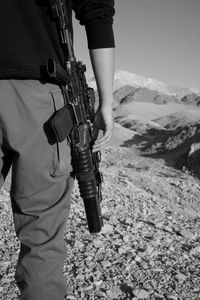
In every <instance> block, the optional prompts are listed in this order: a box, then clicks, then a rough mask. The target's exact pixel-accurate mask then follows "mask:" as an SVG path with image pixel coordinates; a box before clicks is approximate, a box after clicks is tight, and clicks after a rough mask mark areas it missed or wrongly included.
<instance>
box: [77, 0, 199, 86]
mask: <svg viewBox="0 0 200 300" xmlns="http://www.w3.org/2000/svg"><path fill="white" fill-rule="evenodd" d="M199 16H200V0H115V17H114V25H113V28H114V34H115V44H116V49H115V70H125V71H128V72H131V73H134V74H137V75H141V76H144V77H148V78H153V79H157V80H160V81H162V82H165V83H167V84H170V85H174V86H180V87H193V88H197V89H198V90H200V17H199ZM74 34H75V53H76V56H77V59H78V60H82V61H83V62H84V63H86V65H87V69H88V70H90V69H91V64H90V59H89V54H88V49H87V42H86V37H85V31H84V27H83V26H80V25H79V23H78V22H77V21H74Z"/></svg>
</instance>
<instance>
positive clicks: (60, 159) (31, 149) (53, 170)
mask: <svg viewBox="0 0 200 300" xmlns="http://www.w3.org/2000/svg"><path fill="white" fill-rule="evenodd" d="M62 106H63V97H62V93H61V90H60V88H59V87H58V86H56V85H54V84H49V83H45V84H43V83H40V82H39V81H37V80H0V170H1V173H0V175H1V178H0V180H1V185H2V184H3V181H4V179H5V177H6V175H7V173H8V171H9V168H10V166H12V180H11V193H10V194H11V204H12V209H13V219H14V225H15V230H16V235H17V237H18V238H19V240H20V243H21V249H20V253H19V259H18V264H17V267H16V282H17V285H18V287H19V289H20V292H21V298H20V299H21V300H63V299H64V296H65V281H64V276H63V264H64V260H65V258H66V251H65V243H64V230H65V225H66V220H67V218H68V215H69V211H70V195H71V191H72V188H73V182H74V180H73V178H72V177H71V176H70V174H71V171H72V167H71V154H70V147H69V145H68V143H67V141H66V140H65V141H63V142H61V143H51V141H50V139H49V137H48V127H47V128H46V127H45V124H46V123H48V122H47V121H48V119H49V118H50V117H51V116H52V114H53V113H54V112H55V110H57V109H59V108H60V107H62Z"/></svg>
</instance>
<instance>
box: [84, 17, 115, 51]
mask: <svg viewBox="0 0 200 300" xmlns="http://www.w3.org/2000/svg"><path fill="white" fill-rule="evenodd" d="M85 29H86V34H87V42H88V48H89V49H99V48H114V47H115V41H114V33H113V26H112V24H111V23H109V24H86V25H85Z"/></svg>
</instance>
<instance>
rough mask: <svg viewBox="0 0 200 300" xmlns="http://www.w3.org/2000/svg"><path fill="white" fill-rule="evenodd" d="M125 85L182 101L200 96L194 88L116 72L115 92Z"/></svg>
mask: <svg viewBox="0 0 200 300" xmlns="http://www.w3.org/2000/svg"><path fill="white" fill-rule="evenodd" d="M125 85H129V86H134V87H143V88H148V89H150V90H155V91H158V92H160V93H163V94H166V95H170V96H175V97H176V98H178V99H181V98H183V97H184V96H185V95H187V94H192V93H195V94H197V95H199V96H200V91H198V90H197V89H194V88H190V87H189V88H185V87H176V86H171V85H167V84H166V83H164V82H161V81H158V80H156V79H152V78H145V77H143V76H139V75H136V74H133V73H130V72H127V71H120V70H119V71H116V72H115V82H114V91H116V90H117V89H119V88H121V87H122V86H125Z"/></svg>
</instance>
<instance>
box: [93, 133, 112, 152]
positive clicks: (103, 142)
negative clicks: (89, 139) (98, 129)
mask: <svg viewBox="0 0 200 300" xmlns="http://www.w3.org/2000/svg"><path fill="white" fill-rule="evenodd" d="M111 137H112V130H108V131H106V132H105V133H104V134H103V136H102V137H100V138H98V139H97V140H96V141H95V142H94V145H93V148H92V152H97V151H101V150H103V149H104V148H105V147H107V146H108V145H109V143H110V140H111Z"/></svg>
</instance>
